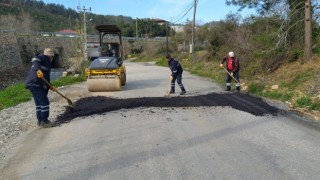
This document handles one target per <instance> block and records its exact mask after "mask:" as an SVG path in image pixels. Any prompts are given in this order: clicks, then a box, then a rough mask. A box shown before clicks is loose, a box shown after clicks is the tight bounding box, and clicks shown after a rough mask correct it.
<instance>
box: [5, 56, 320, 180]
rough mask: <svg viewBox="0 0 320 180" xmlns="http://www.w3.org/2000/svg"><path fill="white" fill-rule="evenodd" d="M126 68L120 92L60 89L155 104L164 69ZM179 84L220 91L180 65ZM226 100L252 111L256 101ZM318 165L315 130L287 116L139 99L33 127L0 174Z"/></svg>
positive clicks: (195, 172) (288, 171)
mask: <svg viewBox="0 0 320 180" xmlns="http://www.w3.org/2000/svg"><path fill="white" fill-rule="evenodd" d="M126 66H127V85H126V86H125V87H124V90H123V91H121V92H105V93H89V92H87V91H86V87H85V83H81V84H77V85H73V86H70V87H66V88H64V89H61V91H62V92H63V93H65V94H66V95H67V96H68V97H70V98H71V99H73V100H74V101H77V102H82V101H81V100H83V99H85V98H90V97H91V98H95V97H96V96H104V97H108V98H110V103H111V102H115V99H113V98H116V99H118V100H119V99H120V98H121V99H128V98H129V99H131V100H132V99H133V100H137V101H139V100H141V98H143V97H158V98H160V99H156V100H157V101H159V102H161V97H164V96H165V95H166V92H167V89H168V86H169V82H168V79H169V75H170V72H169V69H168V68H163V67H157V66H153V65H152V64H144V63H129V62H127V63H126ZM183 82H184V84H185V86H186V89H187V91H188V94H187V97H191V98H193V97H195V99H197V97H198V96H199V95H206V94H208V93H214V94H215V95H219V94H221V96H226V95H225V94H222V93H223V91H222V89H221V87H219V86H217V85H216V84H214V83H212V82H210V81H208V80H205V79H202V78H199V77H195V76H192V75H190V74H189V73H187V72H186V73H185V74H184V79H183ZM178 92H179V91H178ZM232 95H233V94H230V96H232ZM235 98H238V100H237V102H238V101H241V102H242V104H239V105H243V106H249V107H250V108H252V109H254V108H256V109H260V110H263V108H262V107H266V106H265V105H261V104H262V103H261V102H258V101H257V100H253V101H252V102H249V101H248V99H246V100H243V99H241V96H235ZM167 99H169V100H170V99H174V98H167ZM199 99H203V98H199ZM217 99H219V98H217ZM106 100H108V99H104V100H103V102H101V103H100V104H96V105H95V107H99V106H104V105H106ZM151 100H154V99H151ZM163 101H166V102H167V100H163ZM190 101H191V100H190ZM207 101H214V100H212V99H208V100H207ZM217 101H218V100H217ZM226 101H231V100H230V99H226ZM77 102H76V103H77ZM146 102H147V103H146V104H148V103H150V101H149V99H148V101H146ZM169 102H170V101H169ZM199 102H205V101H203V100H201V101H196V103H199ZM234 102H235V101H234ZM82 103H83V102H82ZM87 103H90V102H89V101H87ZM121 103H123V104H124V105H125V103H126V101H121ZM128 103H133V102H132V101H128ZM183 103H185V104H186V103H191V104H192V103H194V100H192V102H187V101H184V102H183ZM159 104H160V103H159ZM208 104H210V103H208ZM82 105H84V103H83V104H82ZM93 106H94V105H91V104H90V107H87V108H88V109H90V108H94V107H93ZM167 106H168V105H167ZM250 108H249V109H250ZM62 116H63V114H62ZM319 165H320V130H319V128H317V127H314V126H311V125H308V124H306V123H305V122H301V121H300V120H298V119H296V118H295V117H293V116H291V115H288V114H283V113H278V114H277V115H271V114H266V115H263V116H261V115H255V114H254V113H250V111H249V110H246V109H244V110H241V109H236V108H232V106H227V105H223V106H222V105H219V103H216V104H215V105H212V106H209V105H208V106H196V107H192V106H185V107H183V106H181V107H179V106H175V107H170V106H168V107H162V106H161V107H158V106H155V107H150V106H139V107H134V108H123V109H121V108H117V109H115V110H113V111H107V110H106V112H103V113H101V114H94V113H93V114H92V115H90V116H79V117H76V118H74V119H71V120H69V121H68V123H65V124H62V125H61V126H59V127H54V128H47V129H41V128H40V129H37V130H35V131H33V132H32V133H30V134H29V135H28V136H27V137H26V139H25V141H24V143H23V144H21V147H20V148H19V150H18V152H17V153H16V155H15V156H14V157H13V158H12V159H11V160H10V162H9V163H8V165H7V166H6V167H5V168H4V169H3V170H1V175H0V179H66V180H70V179H159V180H163V179H210V180H211V179H320V174H319V172H320V166H319Z"/></svg>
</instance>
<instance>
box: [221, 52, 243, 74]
mask: <svg viewBox="0 0 320 180" xmlns="http://www.w3.org/2000/svg"><path fill="white" fill-rule="evenodd" d="M229 60H231V57H230V56H229V55H227V56H225V57H224V58H223V59H222V61H221V62H220V64H224V63H226V67H227V69H228V71H231V72H238V71H239V70H240V65H239V59H238V58H236V57H234V58H233V61H232V65H231V66H232V68H230V67H229V66H228V63H229V62H228V61H229Z"/></svg>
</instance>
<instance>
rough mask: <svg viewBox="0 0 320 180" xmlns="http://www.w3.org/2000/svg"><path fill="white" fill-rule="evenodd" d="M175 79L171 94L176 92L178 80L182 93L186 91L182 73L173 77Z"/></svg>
mask: <svg viewBox="0 0 320 180" xmlns="http://www.w3.org/2000/svg"><path fill="white" fill-rule="evenodd" d="M172 77H173V79H172V80H171V92H175V83H176V80H177V83H178V85H179V87H180V89H181V91H186V90H185V89H184V86H183V84H182V73H179V74H177V75H176V76H172Z"/></svg>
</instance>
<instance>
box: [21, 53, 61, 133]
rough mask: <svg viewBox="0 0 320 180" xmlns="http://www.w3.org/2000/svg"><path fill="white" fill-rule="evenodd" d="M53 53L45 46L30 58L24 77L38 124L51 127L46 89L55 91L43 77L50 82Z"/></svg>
mask: <svg viewBox="0 0 320 180" xmlns="http://www.w3.org/2000/svg"><path fill="white" fill-rule="evenodd" d="M53 57H54V53H53V51H52V50H51V49H50V48H46V49H45V50H44V52H43V53H41V54H39V55H36V56H34V57H33V58H32V67H31V69H30V72H29V74H28V76H27V79H26V84H25V85H26V88H27V89H29V90H30V92H31V93H32V96H33V99H34V102H35V105H36V115H37V119H38V126H41V127H51V126H53V123H52V122H51V121H49V120H48V117H49V110H50V105H49V104H50V103H49V99H48V91H49V89H51V90H52V91H57V89H56V88H55V87H54V86H48V84H46V83H45V82H44V81H43V79H45V80H47V81H48V82H50V70H51V62H52V60H53Z"/></svg>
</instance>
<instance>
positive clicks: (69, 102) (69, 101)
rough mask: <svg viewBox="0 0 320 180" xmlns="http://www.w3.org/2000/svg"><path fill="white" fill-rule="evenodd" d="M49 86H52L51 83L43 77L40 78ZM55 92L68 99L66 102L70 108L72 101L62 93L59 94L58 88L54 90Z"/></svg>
mask: <svg viewBox="0 0 320 180" xmlns="http://www.w3.org/2000/svg"><path fill="white" fill-rule="evenodd" d="M41 79H42V80H43V81H44V82H45V83H46V84H47V85H48V86H49V87H50V88H51V87H52V85H51V84H50V83H49V82H48V81H47V80H46V79H45V78H43V77H42V78H41ZM56 93H58V94H59V95H60V96H61V97H63V98H65V99H66V100H67V101H68V104H69V106H70V107H71V108H73V103H72V101H71V100H70V99H69V98H67V97H65V96H64V95H63V94H61V93H60V92H59V91H58V90H56Z"/></svg>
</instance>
